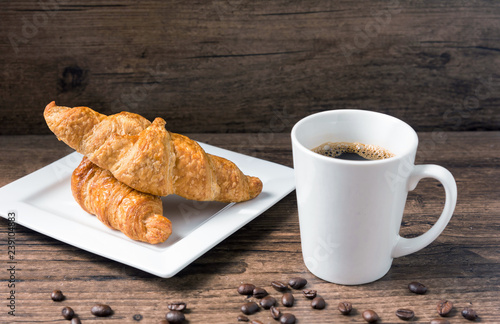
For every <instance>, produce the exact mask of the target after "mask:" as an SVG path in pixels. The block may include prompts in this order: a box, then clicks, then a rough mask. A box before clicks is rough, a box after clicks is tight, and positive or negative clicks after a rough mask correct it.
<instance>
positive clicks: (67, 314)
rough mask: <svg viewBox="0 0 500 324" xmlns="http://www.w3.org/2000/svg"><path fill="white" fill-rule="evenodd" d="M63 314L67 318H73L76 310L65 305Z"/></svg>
mask: <svg viewBox="0 0 500 324" xmlns="http://www.w3.org/2000/svg"><path fill="white" fill-rule="evenodd" d="M61 314H62V316H63V317H64V318H65V319H67V320H70V319H72V318H73V316H75V312H74V311H73V309H72V308H71V307H64V308H63V309H62V311H61Z"/></svg>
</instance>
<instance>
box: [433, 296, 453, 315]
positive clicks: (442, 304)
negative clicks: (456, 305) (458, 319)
mask: <svg viewBox="0 0 500 324" xmlns="http://www.w3.org/2000/svg"><path fill="white" fill-rule="evenodd" d="M436 308H437V311H438V314H439V315H441V316H446V315H448V314H449V313H450V312H451V310H452V309H453V303H452V302H451V301H449V300H441V301H439V303H438V304H437V307H436Z"/></svg>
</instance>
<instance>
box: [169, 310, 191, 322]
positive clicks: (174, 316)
mask: <svg viewBox="0 0 500 324" xmlns="http://www.w3.org/2000/svg"><path fill="white" fill-rule="evenodd" d="M165 318H166V319H167V321H168V322H169V323H170V324H179V323H182V322H184V320H185V319H186V317H185V316H184V314H183V313H182V312H179V311H176V310H173V311H170V312H168V313H167V315H165Z"/></svg>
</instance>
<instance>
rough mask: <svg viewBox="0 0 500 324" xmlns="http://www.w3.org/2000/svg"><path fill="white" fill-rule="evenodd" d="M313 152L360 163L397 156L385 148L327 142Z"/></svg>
mask: <svg viewBox="0 0 500 324" xmlns="http://www.w3.org/2000/svg"><path fill="white" fill-rule="evenodd" d="M311 151H313V152H315V153H318V154H321V155H324V156H329V157H332V158H338V159H344V160H358V161H372V160H383V159H388V158H390V157H393V156H395V155H394V154H393V153H392V152H390V151H389V150H387V149H385V148H383V147H380V146H377V145H371V144H362V143H357V142H354V143H350V142H326V143H323V144H321V145H319V146H318V147H315V148H313V149H312V150H311Z"/></svg>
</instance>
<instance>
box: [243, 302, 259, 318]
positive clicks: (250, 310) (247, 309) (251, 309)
mask: <svg viewBox="0 0 500 324" xmlns="http://www.w3.org/2000/svg"><path fill="white" fill-rule="evenodd" d="M258 310H259V305H257V304H256V303H255V302H248V303H245V304H243V306H241V312H242V313H243V314H245V315H252V314H255V313H256V312H257V311H258Z"/></svg>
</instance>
